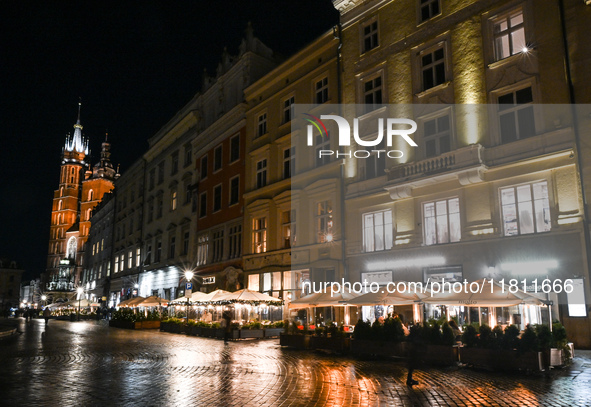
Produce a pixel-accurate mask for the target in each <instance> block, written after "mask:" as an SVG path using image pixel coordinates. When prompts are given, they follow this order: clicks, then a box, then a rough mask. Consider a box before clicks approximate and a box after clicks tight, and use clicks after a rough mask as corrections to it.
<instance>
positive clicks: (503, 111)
mask: <svg viewBox="0 0 591 407" xmlns="http://www.w3.org/2000/svg"><path fill="white" fill-rule="evenodd" d="M498 102H499V122H500V123H499V125H500V132H501V142H502V143H510V142H512V141H516V140H522V139H524V138H528V137H532V136H535V135H536V126H535V123H534V107H533V93H532V88H531V87H527V88H523V89H519V90H516V91H514V92H510V93H507V94H505V95H502V96H499V97H498Z"/></svg>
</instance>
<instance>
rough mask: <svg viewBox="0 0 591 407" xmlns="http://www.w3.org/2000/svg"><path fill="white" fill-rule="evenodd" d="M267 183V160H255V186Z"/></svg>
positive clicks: (259, 186) (262, 185) (258, 186)
mask: <svg viewBox="0 0 591 407" xmlns="http://www.w3.org/2000/svg"><path fill="white" fill-rule="evenodd" d="M265 185H267V160H266V159H264V160H260V161H258V162H257V188H262V187H264V186H265Z"/></svg>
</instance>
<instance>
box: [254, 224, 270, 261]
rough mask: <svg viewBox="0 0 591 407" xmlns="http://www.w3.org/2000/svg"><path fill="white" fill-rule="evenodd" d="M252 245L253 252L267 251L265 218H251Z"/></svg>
mask: <svg viewBox="0 0 591 407" xmlns="http://www.w3.org/2000/svg"><path fill="white" fill-rule="evenodd" d="M252 246H253V247H252V252H253V253H264V252H266V251H267V218H255V219H253V220H252Z"/></svg>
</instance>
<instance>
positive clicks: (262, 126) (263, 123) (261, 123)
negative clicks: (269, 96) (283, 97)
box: [257, 113, 267, 137]
mask: <svg viewBox="0 0 591 407" xmlns="http://www.w3.org/2000/svg"><path fill="white" fill-rule="evenodd" d="M264 134H267V113H263V114H262V115H260V116H259V120H258V124H257V137H260V136H262V135H264Z"/></svg>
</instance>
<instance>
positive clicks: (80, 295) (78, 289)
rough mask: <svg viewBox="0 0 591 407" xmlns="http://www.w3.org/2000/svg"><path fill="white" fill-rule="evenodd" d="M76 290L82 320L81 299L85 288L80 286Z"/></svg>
mask: <svg viewBox="0 0 591 407" xmlns="http://www.w3.org/2000/svg"><path fill="white" fill-rule="evenodd" d="M76 292H77V293H78V321H80V300H82V294H84V288H82V287H78V288H77V289H76Z"/></svg>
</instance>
